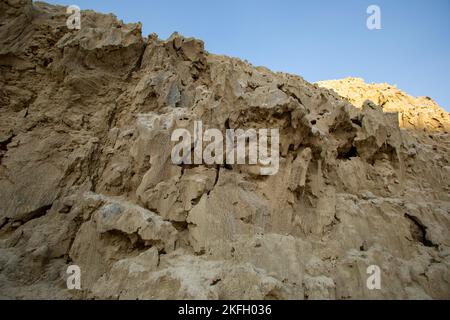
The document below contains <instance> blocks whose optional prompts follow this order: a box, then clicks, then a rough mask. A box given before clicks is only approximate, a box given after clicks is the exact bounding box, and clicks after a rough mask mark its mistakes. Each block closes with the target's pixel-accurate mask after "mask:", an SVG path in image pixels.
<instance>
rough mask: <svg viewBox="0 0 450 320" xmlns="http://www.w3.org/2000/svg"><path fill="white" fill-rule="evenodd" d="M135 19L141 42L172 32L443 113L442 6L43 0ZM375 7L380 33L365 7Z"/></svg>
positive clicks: (449, 96) (406, 1) (447, 15)
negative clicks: (356, 80)
mask: <svg viewBox="0 0 450 320" xmlns="http://www.w3.org/2000/svg"><path fill="white" fill-rule="evenodd" d="M47 1H48V2H50V3H55V4H62V5H71V4H74V5H78V6H79V7H80V8H81V9H94V10H96V11H99V12H103V13H110V12H112V13H114V14H115V15H116V16H117V17H118V18H120V19H122V20H123V21H124V22H137V21H141V22H142V24H143V33H144V35H145V36H147V35H148V34H150V33H152V32H155V33H157V34H158V35H159V36H160V38H163V39H166V38H168V37H169V36H170V35H171V34H172V32H174V31H178V32H180V33H181V34H183V35H185V36H193V37H196V38H199V39H202V40H204V41H205V46H206V49H207V50H208V51H210V52H212V53H217V54H226V55H229V56H234V57H239V58H241V59H246V60H248V61H249V62H251V63H252V64H254V65H263V66H266V67H268V68H270V69H272V70H274V71H284V72H289V73H294V74H298V75H300V76H302V77H304V78H305V79H306V80H308V81H311V82H315V81H319V80H329V79H339V78H344V77H348V76H353V77H361V78H364V79H365V80H366V82H387V83H390V84H395V85H397V87H398V88H399V89H402V90H404V91H406V92H407V93H409V94H411V95H414V96H429V97H432V98H433V99H434V100H436V101H437V103H439V104H440V105H441V106H442V107H444V108H445V109H446V110H447V111H450V88H449V84H450V59H449V58H450V1H449V0H433V1H426V0H341V1H336V0H317V1H311V0H308V1H303V0H225V1H218V0H190V1H187V0H184V1H183V0H159V1H152V0H147V1H145V0H127V1H124V0H96V1H92V0H68V1H67V0H47ZM371 4H376V5H378V6H379V7H380V8H381V24H382V29H381V30H368V29H367V27H366V20H367V17H368V16H369V15H368V14H367V13H366V9H367V7H368V6H369V5H371Z"/></svg>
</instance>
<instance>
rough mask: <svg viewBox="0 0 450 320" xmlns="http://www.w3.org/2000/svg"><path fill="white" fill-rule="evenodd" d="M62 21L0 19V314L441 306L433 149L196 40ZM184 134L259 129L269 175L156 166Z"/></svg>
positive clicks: (56, 12)
mask: <svg viewBox="0 0 450 320" xmlns="http://www.w3.org/2000/svg"><path fill="white" fill-rule="evenodd" d="M67 17H68V15H67V14H66V11H65V8H64V7H58V6H51V5H47V4H45V3H34V4H32V3H31V1H25V0H6V1H5V0H1V1H0V21H1V25H0V88H1V90H0V102H1V108H0V190H1V193H0V297H1V298H65V299H80V298H121V299H136V298H141V299H165V298H175V299H181V298H208V299H317V298H330V299H355V298H367V299H379V298H397V299H404V298H409V299H414V298H450V268H449V266H450V255H449V253H450V251H449V249H450V216H449V214H450V197H449V190H450V185H449V183H448V182H449V181H450V165H449V159H450V156H449V153H450V150H449V146H448V142H449V139H448V134H445V133H443V132H442V131H440V132H434V131H433V130H430V131H429V132H427V134H426V136H424V134H423V133H421V132H416V131H415V130H405V129H401V128H400V127H399V124H398V121H397V120H396V119H398V118H395V117H393V116H392V114H387V113H383V110H382V108H381V107H379V106H377V105H375V104H373V103H366V104H365V105H364V106H363V108H357V107H355V106H353V105H352V104H351V103H349V102H348V101H347V100H346V99H344V98H342V97H341V96H339V95H338V94H336V93H335V92H333V91H331V90H328V89H326V88H321V87H319V86H318V85H314V84H310V83H308V82H306V81H305V80H303V79H302V78H300V77H298V76H294V75H289V74H284V73H273V72H271V71H270V70H268V69H266V68H263V67H254V66H252V65H250V64H248V63H245V62H243V61H241V60H239V59H234V58H229V57H225V56H218V55H214V54H211V53H208V52H206V51H205V50H204V47H203V43H202V42H201V41H199V40H196V39H191V38H184V37H182V36H180V35H178V34H174V35H173V36H172V37H170V38H169V39H168V40H166V41H163V40H160V39H158V37H157V36H156V35H151V36H149V37H148V38H143V37H142V36H141V30H140V25H139V24H123V23H122V22H121V21H118V20H117V19H116V18H115V17H114V16H112V15H103V14H98V13H95V12H92V11H83V12H82V17H81V18H82V28H81V29H80V30H69V29H68V28H67V27H66V19H67ZM370 98H371V97H368V99H370ZM362 99H364V100H365V97H363V98H362ZM358 101H359V100H358ZM374 102H375V103H380V101H379V100H376V101H374ZM355 103H356V102H355ZM426 110H433V109H426ZM433 112H434V111H433ZM195 121H202V122H203V125H204V127H205V128H206V127H208V128H217V129H219V130H220V131H221V132H225V130H226V129H229V128H233V129H234V128H242V129H249V128H254V129H264V128H278V129H279V133H280V166H279V171H278V173H277V174H275V175H271V176H261V175H259V174H258V171H257V170H255V168H256V169H258V168H259V167H258V166H256V167H255V166H252V165H229V164H228V165H203V164H195V165H194V164H191V165H188V164H181V165H175V164H173V163H172V161H171V150H172V146H173V143H171V141H170V138H171V134H172V132H173V131H174V130H175V129H177V128H178V129H179V128H186V129H187V130H189V131H190V132H191V133H193V128H194V122H195ZM434 128H435V126H433V128H431V129H434ZM425 129H427V127H425ZM425 139H426V140H425ZM74 264H75V265H78V266H79V267H80V268H81V283H82V290H68V289H67V288H66V282H65V276H66V269H67V267H68V266H69V265H74ZM370 265H377V266H379V267H380V269H381V279H382V283H381V289H380V290H369V289H368V288H367V286H366V279H367V277H368V276H369V275H368V274H367V272H366V271H367V267H368V266H370Z"/></svg>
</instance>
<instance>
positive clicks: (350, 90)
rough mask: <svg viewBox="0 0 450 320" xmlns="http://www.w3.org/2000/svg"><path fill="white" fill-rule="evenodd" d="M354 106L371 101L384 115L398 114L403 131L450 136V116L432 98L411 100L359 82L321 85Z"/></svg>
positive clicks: (395, 91)
mask: <svg viewBox="0 0 450 320" xmlns="http://www.w3.org/2000/svg"><path fill="white" fill-rule="evenodd" d="M317 84H318V85H319V86H321V87H324V88H328V89H332V90H334V91H335V92H336V93H337V94H339V95H340V96H342V97H345V98H346V99H347V100H348V101H349V102H350V103H351V104H353V105H354V106H356V107H359V108H361V107H362V106H363V105H364V103H365V102H366V101H371V102H373V103H375V104H377V105H379V106H381V107H382V108H383V111H384V112H390V113H395V114H397V115H395V116H396V117H397V118H398V121H399V124H400V127H402V128H406V129H410V130H416V131H433V132H445V133H449V132H450V115H449V114H448V113H447V112H445V111H444V110H443V109H442V108H441V107H439V106H438V105H437V104H436V103H435V102H434V101H433V100H432V99H431V98H429V97H418V98H415V97H411V96H410V95H407V94H406V93H404V92H402V91H400V90H398V89H397V88H396V87H394V86H391V85H389V84H386V83H383V84H381V83H372V84H366V83H364V80H363V79H360V78H346V79H342V80H329V81H320V82H318V83H317Z"/></svg>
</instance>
